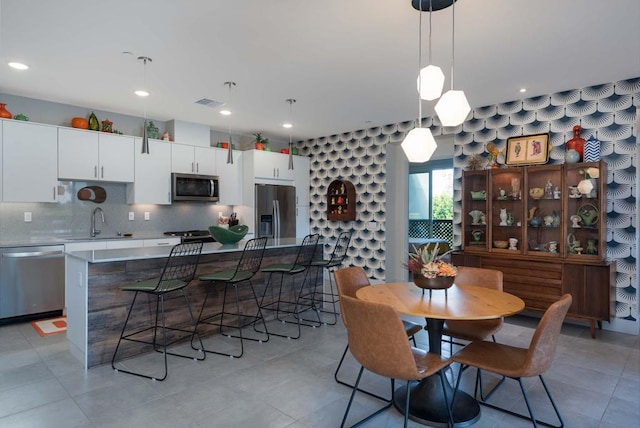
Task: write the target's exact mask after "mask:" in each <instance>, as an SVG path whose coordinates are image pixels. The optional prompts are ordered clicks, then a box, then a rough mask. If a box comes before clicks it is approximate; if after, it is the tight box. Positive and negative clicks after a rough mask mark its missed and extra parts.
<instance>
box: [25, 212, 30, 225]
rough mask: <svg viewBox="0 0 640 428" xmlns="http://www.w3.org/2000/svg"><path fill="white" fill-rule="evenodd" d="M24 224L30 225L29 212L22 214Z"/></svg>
mask: <svg viewBox="0 0 640 428" xmlns="http://www.w3.org/2000/svg"><path fill="white" fill-rule="evenodd" d="M24 222H25V223H31V211H25V212H24Z"/></svg>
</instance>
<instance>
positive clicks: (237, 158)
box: [215, 149, 243, 205]
mask: <svg viewBox="0 0 640 428" xmlns="http://www.w3.org/2000/svg"><path fill="white" fill-rule="evenodd" d="M215 150H216V174H217V175H218V177H219V181H218V183H219V185H220V201H219V202H218V203H219V204H220V205H242V201H243V197H242V156H243V152H240V151H237V150H234V151H233V163H227V155H228V153H227V150H226V149H215Z"/></svg>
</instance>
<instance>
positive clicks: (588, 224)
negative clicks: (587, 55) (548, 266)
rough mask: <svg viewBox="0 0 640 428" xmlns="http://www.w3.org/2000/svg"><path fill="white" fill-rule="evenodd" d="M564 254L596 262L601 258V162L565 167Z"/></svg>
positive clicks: (603, 176) (603, 180)
mask: <svg viewBox="0 0 640 428" xmlns="http://www.w3.org/2000/svg"><path fill="white" fill-rule="evenodd" d="M565 167H566V186H565V187H566V192H567V197H566V201H567V202H566V207H567V208H566V211H565V222H566V224H567V228H566V230H567V233H566V254H567V257H569V258H581V259H586V260H591V261H594V260H596V261H600V260H603V259H604V256H605V254H604V253H605V244H606V242H603V241H604V240H605V234H604V227H605V225H606V218H605V217H606V207H605V199H606V195H605V183H606V180H607V166H606V164H605V163H604V162H603V161H600V162H584V163H577V164H566V165H565Z"/></svg>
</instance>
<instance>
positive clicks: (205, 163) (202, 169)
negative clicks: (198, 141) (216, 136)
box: [194, 146, 217, 175]
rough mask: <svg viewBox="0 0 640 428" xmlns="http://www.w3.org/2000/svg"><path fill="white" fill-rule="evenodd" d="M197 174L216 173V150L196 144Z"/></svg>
mask: <svg viewBox="0 0 640 428" xmlns="http://www.w3.org/2000/svg"><path fill="white" fill-rule="evenodd" d="M194 149H195V164H196V174H201V175H216V172H217V171H216V150H215V149H213V148H210V147H198V146H195V147H194Z"/></svg>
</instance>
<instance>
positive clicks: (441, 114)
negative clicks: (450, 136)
mask: <svg viewBox="0 0 640 428" xmlns="http://www.w3.org/2000/svg"><path fill="white" fill-rule="evenodd" d="M452 9H453V10H452V26H451V89H450V90H449V91H447V92H446V93H445V94H444V95H443V96H442V97H441V98H440V99H439V100H438V103H437V104H436V106H435V110H436V113H437V114H438V118H439V119H440V123H441V124H442V126H458V125H460V124H462V122H464V121H465V119H466V118H467V116H468V115H469V112H471V107H470V106H469V102H468V101H467V97H466V96H465V95H464V92H463V91H460V90H454V89H453V76H454V66H453V64H454V60H455V34H456V31H455V30H456V28H455V24H456V3H455V2H453V7H452Z"/></svg>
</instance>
